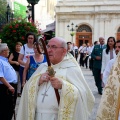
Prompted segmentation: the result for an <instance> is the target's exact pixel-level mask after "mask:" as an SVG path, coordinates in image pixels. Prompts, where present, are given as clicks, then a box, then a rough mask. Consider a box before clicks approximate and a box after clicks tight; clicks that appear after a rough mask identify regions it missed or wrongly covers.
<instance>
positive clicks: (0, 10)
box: [0, 0, 7, 19]
mask: <svg viewBox="0 0 120 120" xmlns="http://www.w3.org/2000/svg"><path fill="white" fill-rule="evenodd" d="M6 11H7V1H6V0H0V17H2V18H4V19H6Z"/></svg>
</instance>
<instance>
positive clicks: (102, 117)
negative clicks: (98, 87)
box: [96, 53, 120, 120]
mask: <svg viewBox="0 0 120 120" xmlns="http://www.w3.org/2000/svg"><path fill="white" fill-rule="evenodd" d="M119 111H120V53H119V54H118V55H117V58H116V60H115V63H114V65H113V67H112V70H111V72H110V75H109V78H108V81H107V84H106V86H105V89H104V92H103V95H102V98H101V102H100V105H99V108H98V112H97V118H96V120H118V117H119Z"/></svg>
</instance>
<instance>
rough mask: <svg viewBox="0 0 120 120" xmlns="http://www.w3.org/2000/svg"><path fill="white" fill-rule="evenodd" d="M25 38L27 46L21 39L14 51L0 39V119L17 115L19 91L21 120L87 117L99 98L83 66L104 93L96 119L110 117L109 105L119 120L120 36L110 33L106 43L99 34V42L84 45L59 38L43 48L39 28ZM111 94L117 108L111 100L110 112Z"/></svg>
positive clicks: (7, 118) (75, 119) (7, 119)
mask: <svg viewBox="0 0 120 120" xmlns="http://www.w3.org/2000/svg"><path fill="white" fill-rule="evenodd" d="M25 40H26V44H24V45H22V43H21V42H17V43H16V45H15V49H14V51H12V52H11V53H10V54H9V48H8V45H7V44H6V43H0V96H2V97H1V98H0V119H1V120H11V119H12V117H13V115H15V104H16V99H17V96H18V97H21V99H20V103H19V108H18V112H17V118H16V119H17V120H61V119H68V120H88V117H89V115H90V113H91V111H92V109H93V105H94V101H95V98H94V96H93V94H92V92H91V90H90V88H89V86H88V84H87V83H86V81H85V78H84V76H83V73H82V71H81V67H84V66H85V67H86V69H88V68H89V69H90V70H92V73H93V76H94V80H95V85H96V87H97V89H98V93H99V94H100V95H102V94H103V95H102V99H101V103H100V106H99V109H98V112H97V118H96V119H97V120H101V119H102V120H107V118H105V116H104V115H103V111H104V110H105V109H107V110H108V111H109V114H110V115H111V116H112V117H113V119H112V120H115V118H116V120H120V118H119V116H120V115H119V111H120V107H119V106H120V99H119V95H120V90H119V89H120V80H119V79H120V77H119V70H120V64H119V60H120V54H118V52H119V51H120V40H118V41H116V40H115V38H114V37H109V38H108V40H107V44H105V40H104V38H103V37H99V41H95V42H94V45H93V44H91V45H90V43H86V44H85V43H84V44H83V45H81V46H80V47H79V48H78V47H77V46H76V45H75V44H74V43H72V42H67V43H66V40H65V39H63V38H60V37H54V38H52V39H50V40H49V42H48V44H47V45H46V47H45V48H44V46H43V45H42V44H41V43H40V42H39V41H38V40H37V38H36V35H35V34H34V33H27V34H26V38H25ZM1 42H2V40H1ZM45 51H47V54H45ZM78 56H79V57H78ZM116 56H117V57H116ZM48 58H49V59H48ZM78 59H79V60H78ZM49 69H50V70H49ZM111 71H112V72H113V73H112V72H111ZM113 78H114V79H115V80H116V81H115V82H114V80H113ZM113 82H114V83H113ZM112 87H113V89H112ZM114 87H115V88H114ZM103 88H104V91H103ZM108 88H109V90H108ZM110 88H111V89H110ZM108 91H109V92H108ZM21 93H22V95H21ZM111 94H112V97H113V99H114V100H115V103H114V104H115V105H116V106H117V108H116V106H115V105H113V104H111V108H112V109H111V111H110V109H109V107H108V106H106V105H107V103H108V104H110V102H109V101H108V100H107V99H108V98H109V97H110V96H109V95H111ZM112 97H111V99H112ZM113 110H116V112H113ZM113 114H114V115H113Z"/></svg>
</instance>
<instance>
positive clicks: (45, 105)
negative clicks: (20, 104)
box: [35, 82, 58, 120]
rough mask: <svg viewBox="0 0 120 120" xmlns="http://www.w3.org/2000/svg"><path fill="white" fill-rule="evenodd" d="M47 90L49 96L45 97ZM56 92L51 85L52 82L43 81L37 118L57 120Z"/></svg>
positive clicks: (39, 94)
mask: <svg viewBox="0 0 120 120" xmlns="http://www.w3.org/2000/svg"><path fill="white" fill-rule="evenodd" d="M46 90H47V92H46V95H47V96H45V97H44V96H43V94H44V93H45V91H46ZM54 93H55V92H54V89H53V87H52V86H51V83H50V82H48V83H43V84H42V85H41V86H40V88H39V91H38V97H37V107H36V119H35V120H57V115H58V103H57V99H56V96H55V94H54ZM43 98H44V99H43ZM43 100H44V101H43ZM50 100H51V101H50ZM43 118H44V119H43Z"/></svg>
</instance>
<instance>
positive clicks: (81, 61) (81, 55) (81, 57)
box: [79, 53, 84, 67]
mask: <svg viewBox="0 0 120 120" xmlns="http://www.w3.org/2000/svg"><path fill="white" fill-rule="evenodd" d="M83 57H84V53H80V60H79V62H80V66H83V67H84V61H83Z"/></svg>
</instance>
